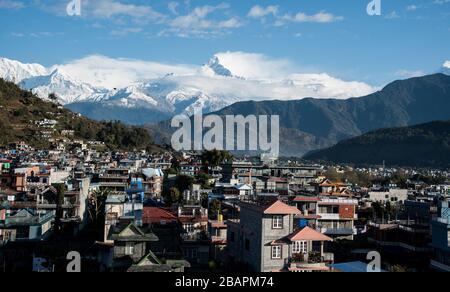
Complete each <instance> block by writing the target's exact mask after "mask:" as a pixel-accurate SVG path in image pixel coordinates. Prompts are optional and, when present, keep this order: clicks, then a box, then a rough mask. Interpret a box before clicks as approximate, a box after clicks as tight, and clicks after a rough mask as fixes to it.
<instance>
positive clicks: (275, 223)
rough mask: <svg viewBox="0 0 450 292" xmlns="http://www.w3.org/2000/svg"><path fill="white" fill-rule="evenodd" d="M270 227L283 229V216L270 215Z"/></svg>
mask: <svg viewBox="0 0 450 292" xmlns="http://www.w3.org/2000/svg"><path fill="white" fill-rule="evenodd" d="M272 228H273V229H283V216H281V215H275V216H273V217H272Z"/></svg>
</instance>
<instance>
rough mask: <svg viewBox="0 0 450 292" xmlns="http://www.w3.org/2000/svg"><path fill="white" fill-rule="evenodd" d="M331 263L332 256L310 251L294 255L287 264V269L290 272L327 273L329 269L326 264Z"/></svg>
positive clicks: (332, 260)
mask: <svg viewBox="0 0 450 292" xmlns="http://www.w3.org/2000/svg"><path fill="white" fill-rule="evenodd" d="M333 262H334V254H332V253H324V254H321V253H320V252H317V251H312V252H309V253H306V254H302V253H299V254H294V255H293V256H292V258H291V259H290V260H289V262H288V267H289V270H290V271H298V270H306V271H308V270H309V271H328V270H329V268H328V267H327V265H326V264H327V263H333Z"/></svg>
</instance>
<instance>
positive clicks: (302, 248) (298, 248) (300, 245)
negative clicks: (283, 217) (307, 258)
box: [292, 241, 308, 254]
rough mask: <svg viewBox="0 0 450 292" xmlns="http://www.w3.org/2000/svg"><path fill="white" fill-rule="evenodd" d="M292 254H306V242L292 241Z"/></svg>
mask: <svg viewBox="0 0 450 292" xmlns="http://www.w3.org/2000/svg"><path fill="white" fill-rule="evenodd" d="M292 252H293V253H303V254H305V253H308V242H306V241H294V243H293V246H292Z"/></svg>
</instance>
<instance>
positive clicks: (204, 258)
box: [177, 204, 209, 267]
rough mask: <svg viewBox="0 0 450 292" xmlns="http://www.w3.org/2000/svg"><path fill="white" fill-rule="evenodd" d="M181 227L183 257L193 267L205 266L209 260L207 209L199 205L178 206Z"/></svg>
mask: <svg viewBox="0 0 450 292" xmlns="http://www.w3.org/2000/svg"><path fill="white" fill-rule="evenodd" d="M177 217H178V220H179V221H180V223H181V225H182V227H183V229H182V234H181V238H182V250H183V255H184V257H185V259H186V260H187V261H188V262H190V263H191V264H192V266H194V267H201V266H206V265H207V264H208V261H209V240H208V209H206V208H203V207H202V206H201V205H198V204H196V205H185V206H180V207H179V208H178V213H177Z"/></svg>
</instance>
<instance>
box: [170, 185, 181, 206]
mask: <svg viewBox="0 0 450 292" xmlns="http://www.w3.org/2000/svg"><path fill="white" fill-rule="evenodd" d="M182 200H183V196H182V195H181V192H180V191H179V190H178V189H177V188H170V191H169V203H170V204H174V203H180V202H181V201H182Z"/></svg>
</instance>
